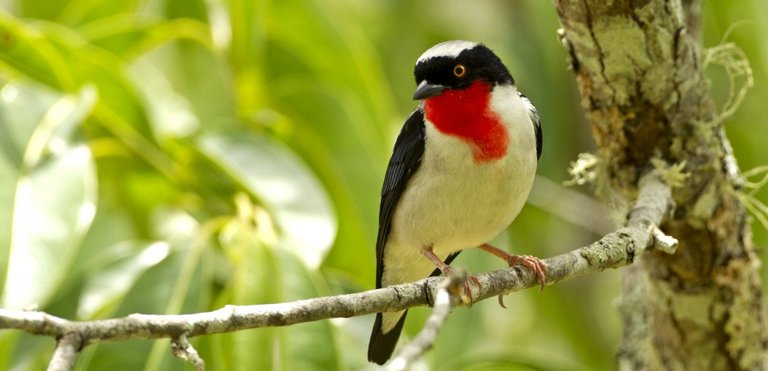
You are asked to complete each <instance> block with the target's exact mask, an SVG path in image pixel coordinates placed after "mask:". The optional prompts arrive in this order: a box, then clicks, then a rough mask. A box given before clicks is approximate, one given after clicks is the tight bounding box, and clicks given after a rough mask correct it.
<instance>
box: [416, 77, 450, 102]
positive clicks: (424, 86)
mask: <svg viewBox="0 0 768 371" xmlns="http://www.w3.org/2000/svg"><path fill="white" fill-rule="evenodd" d="M443 90H445V86H443V85H439V84H430V83H428V82H427V80H424V81H422V82H421V84H419V86H417V87H416V91H415V92H413V99H414V100H418V99H426V98H429V97H434V96H437V95H440V94H441V93H442V92H443Z"/></svg>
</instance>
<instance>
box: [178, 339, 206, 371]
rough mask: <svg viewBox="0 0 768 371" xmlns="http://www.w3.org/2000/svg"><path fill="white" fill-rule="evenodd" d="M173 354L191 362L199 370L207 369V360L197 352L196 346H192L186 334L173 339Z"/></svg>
mask: <svg viewBox="0 0 768 371" xmlns="http://www.w3.org/2000/svg"><path fill="white" fill-rule="evenodd" d="M171 354H173V355H174V356H175V357H177V358H180V359H183V360H185V361H187V362H189V363H191V364H192V366H195V370H197V371H203V370H205V361H203V359H202V358H200V354H198V353H197V350H196V349H195V347H193V346H192V344H191V343H190V342H189V339H187V336H186V335H184V334H182V335H180V336H179V337H176V338H174V339H173V340H172V341H171Z"/></svg>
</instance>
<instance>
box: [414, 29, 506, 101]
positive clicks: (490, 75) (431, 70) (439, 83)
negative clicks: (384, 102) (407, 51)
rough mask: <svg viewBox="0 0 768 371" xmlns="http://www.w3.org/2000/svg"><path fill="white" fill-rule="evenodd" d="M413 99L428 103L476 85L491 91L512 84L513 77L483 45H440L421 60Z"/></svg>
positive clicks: (448, 42)
mask: <svg viewBox="0 0 768 371" xmlns="http://www.w3.org/2000/svg"><path fill="white" fill-rule="evenodd" d="M414 75H415V77H416V84H417V85H418V86H417V88H416V92H414V94H413V99H428V98H431V97H435V96H439V95H441V94H443V92H445V91H447V90H454V91H455V90H463V89H467V88H470V87H472V86H473V85H474V84H476V83H482V84H485V85H487V86H488V87H493V86H495V85H502V84H512V83H513V80H512V75H511V74H510V73H509V70H507V67H505V66H504V64H503V63H502V62H501V59H499V57H497V56H496V54H494V53H493V51H491V49H488V47H486V46H485V45H483V44H479V43H475V42H471V41H462V40H453V41H446V42H443V43H440V44H437V45H435V46H433V47H431V48H429V50H427V51H426V52H424V54H422V55H421V57H419V59H418V61H416V68H415V70H414Z"/></svg>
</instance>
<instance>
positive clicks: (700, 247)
mask: <svg viewBox="0 0 768 371" xmlns="http://www.w3.org/2000/svg"><path fill="white" fill-rule="evenodd" d="M555 6H556V8H557V13H558V16H559V18H560V22H561V24H562V27H563V30H564V34H563V35H564V36H563V37H564V44H565V45H566V47H567V48H568V49H569V52H570V54H571V58H572V61H571V62H572V66H573V69H574V72H575V75H576V80H577V83H578V88H579V90H580V93H581V96H582V106H583V107H584V110H585V111H586V116H587V118H588V119H589V121H590V123H591V125H592V131H593V135H594V137H595V140H596V142H597V146H598V157H599V159H600V161H601V164H602V166H601V167H600V169H602V171H603V172H602V173H601V174H599V178H600V179H602V180H603V183H604V184H605V185H607V187H606V188H607V189H608V190H609V192H610V193H611V195H613V196H614V197H618V198H620V199H626V200H629V199H632V198H633V196H634V194H635V193H636V190H637V182H638V179H639V177H640V176H641V175H642V174H643V173H644V172H645V171H647V170H648V169H649V168H652V167H653V166H654V165H653V164H652V161H651V160H652V159H654V158H658V159H661V160H663V161H664V162H666V163H668V164H680V165H681V166H684V167H683V171H684V172H685V173H686V174H687V177H678V181H679V182H680V183H681V184H680V186H678V187H675V188H674V189H673V198H674V200H675V203H676V207H675V208H674V210H673V212H672V213H671V214H670V215H668V217H667V218H666V219H665V220H664V221H663V222H662V225H661V229H662V230H663V231H664V232H666V233H667V234H669V235H671V236H674V237H676V238H678V239H679V241H680V246H679V248H678V250H677V253H676V254H675V255H672V256H670V255H667V254H663V253H649V254H644V255H643V257H642V258H641V262H639V263H640V264H635V265H633V266H631V267H629V268H628V269H626V270H625V274H624V278H623V293H622V299H621V305H620V312H621V317H622V324H623V331H624V335H623V341H622V344H621V347H620V350H619V352H618V358H619V365H620V368H621V369H623V370H646V369H650V370H725V369H735V370H739V369H744V370H748V369H749V370H753V369H761V370H762V369H768V360H767V358H768V357H767V356H766V354H768V352H767V351H768V335H766V326H765V320H764V309H763V302H762V289H761V282H760V277H759V274H758V267H759V261H758V258H757V256H756V255H755V252H754V247H753V245H752V241H751V230H750V226H749V223H748V222H749V218H748V216H747V214H746V211H745V208H744V206H743V205H742V204H741V203H740V201H739V198H738V192H740V191H741V188H742V180H741V178H740V175H739V170H738V167H737V165H736V161H735V159H734V157H733V154H732V151H731V147H730V144H729V142H728V139H727V138H726V136H725V133H724V130H723V122H722V121H723V117H722V116H721V115H720V114H719V113H718V112H717V111H716V109H715V107H714V105H713V104H712V101H711V100H710V98H709V91H708V88H709V87H708V82H707V80H706V79H705V77H704V75H703V71H702V70H703V67H704V66H703V63H702V60H703V58H702V56H703V53H704V51H703V50H702V47H701V45H700V42H699V40H698V38H699V34H700V29H699V28H700V24H701V22H700V19H699V15H700V6H701V4H700V1H697V0H687V1H683V2H681V1H680V0H668V1H661V0H650V1H626V0H625V1H608V2H606V1H602V0H562V1H555ZM657 166H658V164H657Z"/></svg>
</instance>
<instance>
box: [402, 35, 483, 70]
mask: <svg viewBox="0 0 768 371" xmlns="http://www.w3.org/2000/svg"><path fill="white" fill-rule="evenodd" d="M477 45H478V43H476V42H472V41H464V40H452V41H446V42H442V43H440V44H437V45H435V46H433V47H431V48H429V49H428V50H427V51H425V52H424V54H422V55H421V57H419V59H418V60H417V61H416V63H417V64H418V63H420V62H423V61H425V60H427V59H430V58H434V57H451V58H456V57H457V56H458V55H459V54H461V52H462V51H464V50H467V49H472V48H474V47H475V46H477Z"/></svg>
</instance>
